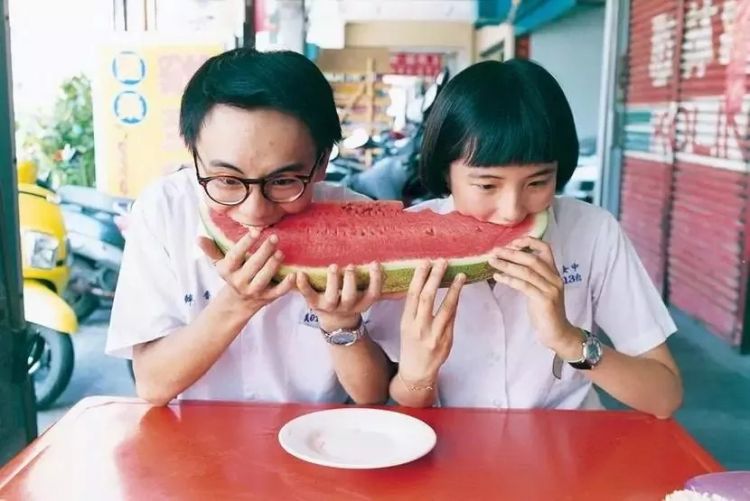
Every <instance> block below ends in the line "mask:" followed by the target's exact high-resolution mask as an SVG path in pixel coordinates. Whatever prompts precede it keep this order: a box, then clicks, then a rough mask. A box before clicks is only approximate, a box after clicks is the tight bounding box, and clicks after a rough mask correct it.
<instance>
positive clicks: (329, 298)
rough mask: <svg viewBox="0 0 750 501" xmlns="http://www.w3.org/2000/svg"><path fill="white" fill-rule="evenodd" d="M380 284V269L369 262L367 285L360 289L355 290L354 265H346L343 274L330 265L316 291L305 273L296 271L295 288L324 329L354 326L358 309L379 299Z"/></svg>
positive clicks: (358, 314) (381, 285) (357, 319)
mask: <svg viewBox="0 0 750 501" xmlns="http://www.w3.org/2000/svg"><path fill="white" fill-rule="evenodd" d="M382 287H383V269H382V267H381V266H380V265H379V264H377V263H371V264H370V285H369V286H368V288H367V290H366V291H363V292H360V291H358V290H357V281H356V276H355V273H354V266H347V267H346V268H345V269H344V271H343V277H342V272H341V271H340V270H339V268H338V266H336V265H332V266H330V267H329V268H328V277H327V282H326V290H325V292H316V291H315V290H314V289H313V288H312V286H311V285H310V281H309V279H308V277H307V275H305V274H304V273H298V274H297V289H299V291H300V293H301V294H302V295H303V296H304V298H305V300H306V301H307V304H308V306H309V307H310V309H312V310H313V311H314V312H315V314H316V315H317V316H318V320H319V322H320V327H321V328H322V329H323V330H324V331H326V332H332V331H334V330H336V329H350V328H354V327H356V326H357V324H358V323H359V319H360V317H361V315H362V313H363V312H364V311H367V310H368V309H369V308H370V306H372V305H373V304H374V303H375V302H376V301H377V300H378V299H380V291H381V289H382Z"/></svg>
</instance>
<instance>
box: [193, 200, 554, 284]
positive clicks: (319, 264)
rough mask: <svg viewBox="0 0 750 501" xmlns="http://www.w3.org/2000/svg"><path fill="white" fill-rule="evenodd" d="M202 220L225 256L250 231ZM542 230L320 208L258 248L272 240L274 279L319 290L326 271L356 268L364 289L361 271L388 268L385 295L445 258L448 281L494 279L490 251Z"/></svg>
mask: <svg viewBox="0 0 750 501" xmlns="http://www.w3.org/2000/svg"><path fill="white" fill-rule="evenodd" d="M203 219H204V224H205V225H206V228H207V230H208V232H209V234H210V235H211V236H212V237H213V238H214V239H215V240H216V242H217V243H218V245H219V246H220V247H221V248H222V249H224V250H225V251H226V250H227V249H228V248H230V247H231V246H232V244H233V243H234V242H236V241H238V240H239V239H240V238H242V236H243V235H245V233H247V231H248V230H247V229H246V228H245V227H244V226H242V225H241V224H239V223H237V222H235V221H234V220H233V219H231V218H230V217H229V216H227V215H226V214H222V213H218V212H215V211H208V210H206V211H204V213H203ZM546 224H547V214H546V212H544V213H540V214H535V215H531V216H529V217H528V218H527V219H526V220H524V221H523V222H521V223H520V224H518V225H516V226H512V227H508V226H501V225H497V224H492V223H486V222H482V221H478V220H476V219H474V218H471V217H468V216H463V215H461V214H459V213H457V212H452V213H449V214H445V215H441V214H437V213H435V212H433V211H430V210H423V211H420V212H406V211H404V210H403V208H402V206H401V204H400V203H399V202H380V201H378V202H343V203H335V202H323V203H313V204H311V205H310V206H309V208H308V209H307V210H305V211H304V212H302V213H300V214H295V215H290V216H287V217H285V218H284V219H282V220H281V221H279V222H278V223H276V224H275V225H273V226H272V227H269V228H266V229H264V230H263V232H262V233H261V235H260V238H259V239H258V243H257V244H256V247H257V245H259V244H260V242H262V241H263V240H264V239H265V238H267V237H268V236H270V235H272V234H275V235H277V236H278V237H279V245H278V247H279V249H281V251H282V252H283V253H284V266H283V269H282V271H281V273H280V276H279V277H278V278H281V277H282V276H285V275H286V274H287V273H290V272H292V271H298V270H303V271H305V272H306V273H307V274H308V275H309V276H310V281H311V283H312V284H313V286H314V287H315V288H317V289H320V290H322V289H324V287H325V274H326V271H327V268H328V266H329V265H331V264H336V265H339V266H341V267H343V266H347V265H358V266H359V268H358V273H357V275H358V285H359V286H361V287H365V286H366V285H367V281H368V280H367V278H368V275H367V268H366V267H367V265H368V263H371V262H373V261H376V262H379V263H381V264H382V265H383V266H384V268H385V270H386V278H385V285H384V291H387V292H394V291H402V290H406V289H407V288H408V283H409V281H410V280H411V275H412V274H413V270H414V266H415V265H416V263H417V262H418V260H421V259H430V260H434V259H439V258H444V259H447V260H448V262H449V270H448V272H447V273H446V280H445V282H446V283H447V282H448V281H449V280H450V279H452V277H453V276H455V274H457V273H459V272H463V273H465V274H466V275H467V278H468V280H469V281H476V280H484V279H487V278H489V277H490V276H491V275H492V269H491V268H490V267H489V266H488V265H487V256H486V254H487V253H488V252H490V251H491V250H492V249H493V248H495V247H498V246H503V245H507V244H508V243H510V242H511V241H513V240H515V239H517V238H520V237H523V236H526V235H530V236H534V237H539V236H541V235H542V233H543V232H544V229H545V228H546Z"/></svg>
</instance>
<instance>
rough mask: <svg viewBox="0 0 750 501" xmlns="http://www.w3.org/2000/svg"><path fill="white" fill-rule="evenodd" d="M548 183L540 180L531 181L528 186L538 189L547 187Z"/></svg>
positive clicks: (546, 180)
mask: <svg viewBox="0 0 750 501" xmlns="http://www.w3.org/2000/svg"><path fill="white" fill-rule="evenodd" d="M548 183H549V179H541V180H539V181H532V182H531V183H529V186H532V187H534V188H539V187H541V186H547V184H548Z"/></svg>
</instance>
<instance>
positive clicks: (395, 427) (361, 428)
mask: <svg viewBox="0 0 750 501" xmlns="http://www.w3.org/2000/svg"><path fill="white" fill-rule="evenodd" d="M436 440H437V436H436V435H435V431H434V430H433V429H432V428H430V426H428V425H427V424H426V423H424V422H423V421H420V420H419V419H417V418H414V417H411V416H407V415H405V414H401V413H398V412H393V411H386V410H381V409H363V408H343V409H331V410H325V411H318V412H313V413H310V414H305V415H303V416H299V417H297V418H294V419H292V420H291V421H289V422H288V423H287V424H285V425H284V427H283V428H281V430H280V431H279V443H280V444H281V446H282V447H283V448H284V450H286V451H287V452H288V453H289V454H291V455H293V456H296V457H298V458H299V459H302V460H304V461H308V462H310V463H315V464H319V465H322V466H331V467H334V468H350V469H369V468H386V467H389V466H396V465H400V464H404V463H408V462H410V461H414V460H415V459H418V458H421V457H422V456H424V455H425V454H427V453H428V452H430V451H431V450H432V448H433V447H435V442H436Z"/></svg>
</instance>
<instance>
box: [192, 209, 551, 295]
mask: <svg viewBox="0 0 750 501" xmlns="http://www.w3.org/2000/svg"><path fill="white" fill-rule="evenodd" d="M200 212H201V220H202V221H203V225H204V227H205V229H206V232H207V233H208V235H209V236H210V237H211V238H213V239H214V241H215V242H216V244H217V246H218V247H219V248H220V249H221V250H222V251H223V252H225V253H226V252H227V251H229V249H230V248H231V247H232V245H233V242H232V241H231V240H229V239H228V238H226V237H225V236H224V234H223V233H222V232H221V231H220V230H219V229H218V228H216V227H215V225H214V224H213V223H212V222H211V218H210V217H209V215H208V209H207V208H203V207H202V208H201V211H200ZM548 222H549V213H548V211H544V212H540V213H538V214H536V215H535V220H534V223H533V224H532V226H531V228H530V230H529V231H528V232H527V235H528V236H531V237H534V238H541V237H542V235H544V232H545V231H546V229H547V224H548ZM490 257H491V254H489V253H488V254H481V255H477V256H467V257H463V258H457V259H456V258H454V259H448V269H447V271H446V272H445V275H444V276H443V280H442V282H441V287H448V286H449V285H450V284H451V282H452V281H453V279H454V278H455V277H456V275H458V274H459V273H463V274H464V275H466V283H472V282H480V281H483V280H488V279H490V278H492V275H493V274H494V273H495V272H496V270H495V269H494V268H492V267H491V266H490V265H489V263H488V261H489V259H490ZM421 261H423V259H409V260H403V261H389V262H383V263H380V264H381V265H382V266H383V271H384V275H385V276H384V280H383V287H382V289H381V293H382V294H391V293H398V292H404V291H406V290H408V289H409V283H410V282H411V280H412V277H413V276H414V270H415V268H416V267H417V265H418V264H419V263H420V262H421ZM299 272H302V273H305V274H306V275H307V277H308V279H309V281H310V285H312V287H313V289H315V290H316V291H319V292H322V291H324V290H325V288H326V282H327V278H328V268H326V267H306V266H290V265H282V266H281V267H280V268H279V271H278V273H277V274H276V276H275V277H274V281H275V282H280V281H281V280H283V279H284V277H286V276H287V275H289V274H290V273H299ZM355 275H356V278H357V288H358V289H360V290H363V289H366V288H367V286H368V285H369V283H370V272H369V265H366V264H365V265H359V266H357V267H356V268H355Z"/></svg>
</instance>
